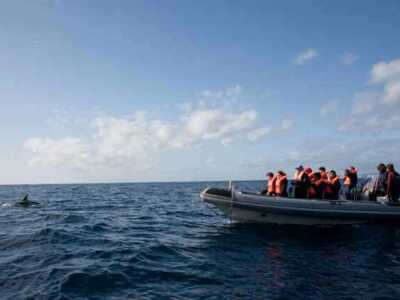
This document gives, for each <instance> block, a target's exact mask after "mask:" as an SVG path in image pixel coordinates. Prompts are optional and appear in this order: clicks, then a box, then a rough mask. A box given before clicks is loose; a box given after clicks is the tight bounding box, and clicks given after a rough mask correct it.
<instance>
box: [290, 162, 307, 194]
mask: <svg viewBox="0 0 400 300" xmlns="http://www.w3.org/2000/svg"><path fill="white" fill-rule="evenodd" d="M293 182H294V197H295V198H303V199H305V198H307V189H308V186H309V185H310V179H309V178H308V175H307V174H306V172H305V171H304V168H303V166H298V167H297V168H296V173H295V177H294V179H293Z"/></svg>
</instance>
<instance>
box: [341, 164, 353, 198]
mask: <svg viewBox="0 0 400 300" xmlns="http://www.w3.org/2000/svg"><path fill="white" fill-rule="evenodd" d="M343 186H344V195H345V197H346V200H352V192H351V190H352V186H353V184H352V181H351V173H350V170H349V169H346V170H344V177H343Z"/></svg>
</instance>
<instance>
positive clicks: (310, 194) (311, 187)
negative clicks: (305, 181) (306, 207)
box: [305, 168, 316, 199]
mask: <svg viewBox="0 0 400 300" xmlns="http://www.w3.org/2000/svg"><path fill="white" fill-rule="evenodd" d="M305 172H306V174H307V175H308V178H309V185H308V188H307V198H308V199H314V198H315V196H316V191H315V187H314V182H315V176H314V173H313V171H312V169H311V168H307V169H306V171H305Z"/></svg>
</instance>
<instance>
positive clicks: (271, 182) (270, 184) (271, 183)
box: [267, 176, 276, 194]
mask: <svg viewBox="0 0 400 300" xmlns="http://www.w3.org/2000/svg"><path fill="white" fill-rule="evenodd" d="M275 183H276V176H274V177H272V178H271V180H269V179H268V187H267V191H268V194H273V193H275Z"/></svg>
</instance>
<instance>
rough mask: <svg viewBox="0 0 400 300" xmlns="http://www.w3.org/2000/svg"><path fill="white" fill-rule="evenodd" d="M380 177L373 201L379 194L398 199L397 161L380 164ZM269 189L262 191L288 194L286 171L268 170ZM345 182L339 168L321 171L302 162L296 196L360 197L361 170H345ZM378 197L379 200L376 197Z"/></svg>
mask: <svg viewBox="0 0 400 300" xmlns="http://www.w3.org/2000/svg"><path fill="white" fill-rule="evenodd" d="M378 171H379V176H378V179H377V180H376V183H374V184H373V187H372V189H371V190H372V192H371V195H372V197H370V200H376V197H377V196H387V197H388V200H389V201H391V202H397V201H398V199H399V195H400V176H399V174H398V173H397V172H396V171H395V170H394V166H393V164H388V165H387V166H386V165H384V164H379V165H378ZM266 176H267V180H268V184H267V188H266V189H265V190H263V191H262V192H261V193H262V194H266V195H269V196H279V197H288V192H287V189H288V178H287V175H286V173H285V172H283V171H278V172H277V173H276V174H273V173H271V172H270V173H267V174H266ZM342 182H343V189H342V183H341V180H340V178H339V176H338V175H337V173H336V171H335V170H330V171H329V172H328V171H327V170H326V168H325V167H320V168H319V169H318V171H315V172H314V171H313V170H312V169H311V168H304V167H303V166H302V165H300V166H298V167H297V168H296V172H295V174H294V176H293V181H292V186H293V192H294V193H293V196H294V197H295V198H301V199H328V200H338V199H339V194H340V192H341V191H342V195H343V196H344V198H345V199H347V200H355V199H356V198H357V184H358V170H357V169H356V168H355V167H353V166H350V167H349V168H347V169H346V170H345V172H344V177H343V181H342ZM374 197H375V199H373V198H374Z"/></svg>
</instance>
